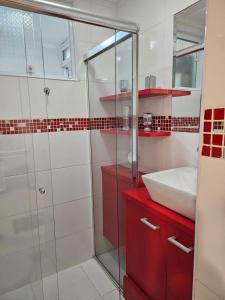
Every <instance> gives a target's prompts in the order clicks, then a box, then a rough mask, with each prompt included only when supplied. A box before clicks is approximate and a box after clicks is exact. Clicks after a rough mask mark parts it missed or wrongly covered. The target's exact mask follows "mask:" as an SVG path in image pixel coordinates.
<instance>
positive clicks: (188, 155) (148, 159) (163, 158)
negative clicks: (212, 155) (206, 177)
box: [139, 132, 199, 172]
mask: <svg viewBox="0 0 225 300" xmlns="http://www.w3.org/2000/svg"><path fill="white" fill-rule="evenodd" d="M198 146H199V134H198V133H187V132H172V135H171V136H170V137H163V138H154V139H145V138H139V155H140V162H139V163H140V169H141V170H142V171H143V172H153V171H162V170H166V169H171V168H178V167H182V166H196V167H197V162H198V152H197V150H198Z"/></svg>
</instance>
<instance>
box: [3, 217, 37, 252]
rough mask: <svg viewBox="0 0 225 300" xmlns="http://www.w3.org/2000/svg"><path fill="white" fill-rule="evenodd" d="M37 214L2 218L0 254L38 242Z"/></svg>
mask: <svg viewBox="0 0 225 300" xmlns="http://www.w3.org/2000/svg"><path fill="white" fill-rule="evenodd" d="M34 222H36V223H37V216H36V215H35V214H33V213H26V214H18V215H14V216H11V217H3V218H0V237H1V239H0V256H1V257H2V256H4V255H9V254H10V253H13V252H15V251H21V250H23V249H28V248H31V247H33V243H34V242H38V236H37V235H36V234H35V232H34Z"/></svg>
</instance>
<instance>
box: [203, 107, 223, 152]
mask: <svg viewBox="0 0 225 300" xmlns="http://www.w3.org/2000/svg"><path fill="white" fill-rule="evenodd" d="M202 156H208V157H214V158H225V108H215V109H206V110H205V113H204V125H203V146H202Z"/></svg>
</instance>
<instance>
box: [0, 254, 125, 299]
mask: <svg viewBox="0 0 225 300" xmlns="http://www.w3.org/2000/svg"><path fill="white" fill-rule="evenodd" d="M56 276H57V275H56V274H54V275H51V276H49V277H46V278H44V280H43V290H44V295H45V297H44V300H56V299H57V297H56V295H57V294H56V293H57V289H56V285H55V283H56ZM58 283H59V300H119V299H121V300H122V299H124V298H123V297H122V296H121V298H119V291H118V289H117V287H116V286H115V285H114V283H113V281H112V280H111V279H110V277H109V276H108V275H107V274H106V273H105V271H104V270H103V268H102V267H101V265H100V264H99V263H98V262H97V261H96V260H95V259H94V258H93V259H90V260H88V261H86V262H84V263H81V264H79V265H77V266H74V267H71V268H68V269H65V270H63V271H60V272H59V274H58ZM40 290H41V289H40V282H39V283H33V284H32V285H27V286H24V287H22V288H19V289H16V290H14V291H12V292H9V293H6V294H4V295H1V296H0V300H39V299H41V300H42V299H43V298H41V297H40V296H38V291H40Z"/></svg>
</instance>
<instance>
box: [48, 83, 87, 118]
mask: <svg viewBox="0 0 225 300" xmlns="http://www.w3.org/2000/svg"><path fill="white" fill-rule="evenodd" d="M46 86H47V87H49V88H50V91H51V92H50V95H49V97H48V117H49V118H69V117H78V118H79V117H87V116H88V106H87V92H86V83H85V82H84V81H80V82H78V81H63V80H61V81H59V80H46Z"/></svg>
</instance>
